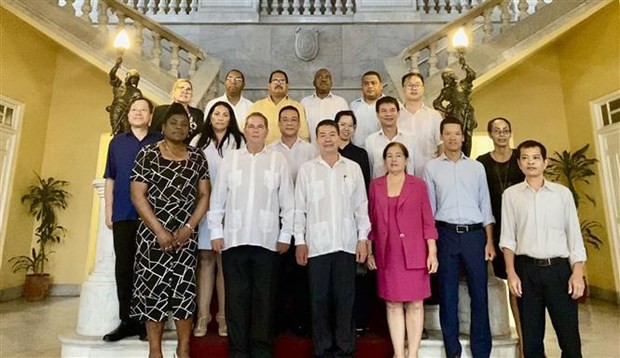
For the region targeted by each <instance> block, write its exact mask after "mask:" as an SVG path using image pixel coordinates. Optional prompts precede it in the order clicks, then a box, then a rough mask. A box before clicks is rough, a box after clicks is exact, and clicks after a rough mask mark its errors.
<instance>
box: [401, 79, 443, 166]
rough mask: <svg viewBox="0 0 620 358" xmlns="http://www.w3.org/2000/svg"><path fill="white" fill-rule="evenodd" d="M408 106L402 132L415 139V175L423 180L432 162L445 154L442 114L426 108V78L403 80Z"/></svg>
mask: <svg viewBox="0 0 620 358" xmlns="http://www.w3.org/2000/svg"><path fill="white" fill-rule="evenodd" d="M401 83H402V86H403V93H404V94H405V105H404V106H403V108H402V111H400V118H399V120H398V128H400V129H402V130H404V131H407V132H409V133H411V134H412V135H413V137H414V139H415V140H414V148H413V157H414V158H413V161H414V163H415V175H417V176H419V177H422V176H423V175H424V167H425V166H426V163H428V161H429V160H431V159H434V158H437V156H438V155H439V154H441V134H440V133H439V124H440V123H441V119H442V118H441V114H439V112H437V111H436V110H434V109H432V108H431V107H428V106H426V105H425V104H424V77H422V75H421V74H419V73H416V72H412V73H408V74H406V75H404V76H403V78H402V80H401Z"/></svg>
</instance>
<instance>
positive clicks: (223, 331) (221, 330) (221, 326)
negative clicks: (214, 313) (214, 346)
mask: <svg viewBox="0 0 620 358" xmlns="http://www.w3.org/2000/svg"><path fill="white" fill-rule="evenodd" d="M217 334H219V335H220V337H228V326H227V325H226V320H225V319H221V320H219V322H218V327H217Z"/></svg>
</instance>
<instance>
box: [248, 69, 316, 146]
mask: <svg viewBox="0 0 620 358" xmlns="http://www.w3.org/2000/svg"><path fill="white" fill-rule="evenodd" d="M267 89H268V91H269V95H268V96H267V97H266V98H263V99H261V100H258V101H256V103H254V105H253V106H252V107H251V108H250V110H249V113H254V112H258V113H261V114H263V115H264V116H265V117H267V121H268V122H269V128H277V127H278V116H279V114H280V110H281V109H282V108H284V107H286V106H293V107H295V108H297V110H298V111H299V124H300V126H301V128H300V129H299V138H301V139H303V140H305V141H308V140H309V139H310V134H309V133H308V122H307V121H306V111H305V110H304V107H303V106H302V105H301V103H299V102H297V101H295V100H292V99H290V98H289V96H288V75H287V74H286V72H284V71H282V70H275V71H273V72H271V75H269V87H268V88H267ZM278 139H279V138H278V133H277V131H270V132H269V134H268V135H267V140H266V143H267V144H271V143H272V142H274V141H276V140H278Z"/></svg>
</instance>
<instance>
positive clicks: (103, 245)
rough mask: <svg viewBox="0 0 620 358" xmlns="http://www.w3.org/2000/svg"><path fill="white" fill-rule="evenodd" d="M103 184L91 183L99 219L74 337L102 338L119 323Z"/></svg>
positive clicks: (110, 236) (110, 238) (98, 182)
mask: <svg viewBox="0 0 620 358" xmlns="http://www.w3.org/2000/svg"><path fill="white" fill-rule="evenodd" d="M104 184H105V180H104V179H95V180H94V181H93V186H94V187H95V190H96V192H97V197H98V198H99V217H98V223H97V226H98V229H97V249H96V254H95V255H96V256H95V267H94V269H93V272H92V273H91V274H90V275H89V276H88V279H87V280H86V282H84V283H83V284H82V292H81V294H80V308H79V312H78V324H77V333H78V334H80V335H84V336H103V335H104V334H106V333H108V332H109V331H111V330H113V329H114V328H116V327H117V326H118V325H119V323H120V319H119V317H118V299H117V297H116V279H115V278H114V263H115V255H114V242H113V239H112V230H110V229H109V228H108V227H107V226H106V225H105V206H104V205H105V204H104V198H103V187H104Z"/></svg>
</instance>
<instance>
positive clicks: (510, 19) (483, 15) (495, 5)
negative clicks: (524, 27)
mask: <svg viewBox="0 0 620 358" xmlns="http://www.w3.org/2000/svg"><path fill="white" fill-rule="evenodd" d="M556 1H557V0H556ZM423 2H424V3H431V2H432V3H434V4H438V3H439V1H423ZM456 2H457V1H452V3H456ZM465 2H468V3H469V1H461V2H460V3H465ZM551 2H553V0H547V1H546V2H545V1H542V0H540V1H536V2H535V3H532V1H531V0H529V1H528V0H516V1H513V0H488V1H486V2H484V3H482V4H480V5H478V6H476V7H474V8H472V9H471V10H469V11H468V12H467V13H465V14H464V15H462V16H460V17H459V18H457V19H455V20H453V21H451V22H449V23H447V24H446V25H444V26H442V27H441V28H440V29H438V30H437V31H436V32H434V33H432V34H431V35H429V36H427V37H425V38H422V39H420V40H419V41H416V42H414V43H413V44H411V45H410V46H409V47H407V48H406V49H405V50H403V52H401V54H400V55H399V57H400V59H401V60H402V61H403V62H404V63H405V64H406V66H407V68H408V69H409V71H415V72H420V73H421V74H423V75H424V76H432V75H433V74H435V73H437V72H439V71H440V70H442V69H443V68H445V67H448V65H450V64H451V63H453V62H454V61H456V59H457V54H456V51H455V50H454V49H453V48H452V46H451V45H450V43H449V40H450V39H451V38H452V35H453V34H454V33H455V32H456V30H457V29H458V28H460V27H464V28H465V29H466V31H467V32H468V34H469V36H468V37H469V39H470V45H469V46H470V47H475V46H476V43H484V42H488V41H490V40H491V39H492V38H493V37H494V36H496V35H497V34H500V33H502V32H503V31H505V30H506V29H508V28H509V27H511V26H512V25H513V24H515V23H517V22H519V21H521V20H523V19H524V18H526V17H527V16H528V15H530V14H532V13H534V12H536V11H538V10H540V9H541V8H542V7H544V6H546V5H547V4H548V3H551ZM445 3H450V1H446V2H445ZM445 3H444V5H445Z"/></svg>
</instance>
